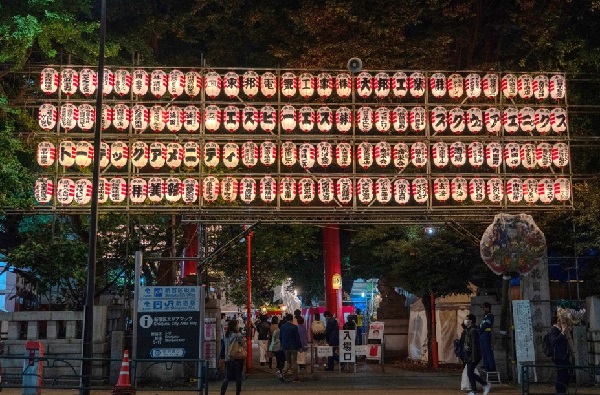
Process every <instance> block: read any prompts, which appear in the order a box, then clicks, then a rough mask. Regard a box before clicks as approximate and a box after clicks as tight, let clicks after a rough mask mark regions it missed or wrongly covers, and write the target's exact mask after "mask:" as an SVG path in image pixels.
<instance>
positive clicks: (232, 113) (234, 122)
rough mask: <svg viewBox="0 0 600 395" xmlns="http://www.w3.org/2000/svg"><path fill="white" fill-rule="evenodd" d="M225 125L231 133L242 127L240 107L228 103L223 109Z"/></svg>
mask: <svg viewBox="0 0 600 395" xmlns="http://www.w3.org/2000/svg"><path fill="white" fill-rule="evenodd" d="M223 126H225V129H227V131H228V132H229V133H233V132H235V131H236V130H238V129H239V128H240V109H239V108H237V107H236V106H234V105H228V106H227V107H225V109H224V110H223Z"/></svg>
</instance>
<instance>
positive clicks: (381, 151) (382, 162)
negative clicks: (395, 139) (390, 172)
mask: <svg viewBox="0 0 600 395" xmlns="http://www.w3.org/2000/svg"><path fill="white" fill-rule="evenodd" d="M391 162H392V146H391V145H390V144H389V143H388V142H386V141H380V142H378V143H377V144H375V163H377V165H378V166H380V167H387V166H388V165H389V164H390V163H391Z"/></svg>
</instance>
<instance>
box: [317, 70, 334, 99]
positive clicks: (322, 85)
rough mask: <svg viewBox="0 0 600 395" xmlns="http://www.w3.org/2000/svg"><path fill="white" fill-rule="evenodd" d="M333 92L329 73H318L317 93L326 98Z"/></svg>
mask: <svg viewBox="0 0 600 395" xmlns="http://www.w3.org/2000/svg"><path fill="white" fill-rule="evenodd" d="M331 92H333V78H332V77H331V74H329V73H320V74H319V75H318V76H317V95H319V97H322V98H328V97H329V96H331Z"/></svg>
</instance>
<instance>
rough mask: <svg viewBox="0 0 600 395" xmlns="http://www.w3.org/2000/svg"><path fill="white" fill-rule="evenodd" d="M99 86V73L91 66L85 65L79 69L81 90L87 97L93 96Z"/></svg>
mask: <svg viewBox="0 0 600 395" xmlns="http://www.w3.org/2000/svg"><path fill="white" fill-rule="evenodd" d="M97 88H98V75H97V74H96V72H95V71H94V70H92V69H90V68H87V67H84V68H83V69H81V70H80V71H79V91H80V92H81V93H83V95H84V96H85V97H89V96H92V95H93V94H94V93H96V89H97Z"/></svg>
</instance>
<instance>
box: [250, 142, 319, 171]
mask: <svg viewBox="0 0 600 395" xmlns="http://www.w3.org/2000/svg"><path fill="white" fill-rule="evenodd" d="M313 159H314V158H313ZM276 161H277V145H276V144H275V143H273V142H272V141H268V140H267V141H263V142H262V143H261V144H260V163H262V164H263V165H265V166H271V165H272V164H274V163H275V162H276Z"/></svg>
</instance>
